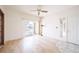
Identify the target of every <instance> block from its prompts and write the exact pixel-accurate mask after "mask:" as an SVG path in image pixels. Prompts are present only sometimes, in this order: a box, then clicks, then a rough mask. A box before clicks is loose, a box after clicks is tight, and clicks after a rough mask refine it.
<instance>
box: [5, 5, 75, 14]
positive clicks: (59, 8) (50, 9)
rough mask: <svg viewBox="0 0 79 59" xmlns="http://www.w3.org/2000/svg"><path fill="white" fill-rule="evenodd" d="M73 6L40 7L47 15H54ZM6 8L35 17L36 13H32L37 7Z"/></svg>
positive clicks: (12, 6) (13, 6)
mask: <svg viewBox="0 0 79 59" xmlns="http://www.w3.org/2000/svg"><path fill="white" fill-rule="evenodd" d="M74 6H75V5H43V6H41V9H44V10H47V11H48V13H55V12H58V11H62V10H65V9H68V8H71V7H74ZM6 7H8V8H11V9H13V10H17V11H20V12H23V13H30V14H34V15H37V12H34V11H32V10H36V9H37V8H38V6H37V5H8V6H6Z"/></svg>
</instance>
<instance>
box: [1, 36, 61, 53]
mask: <svg viewBox="0 0 79 59" xmlns="http://www.w3.org/2000/svg"><path fill="white" fill-rule="evenodd" d="M0 52H2V53H41V52H42V53H47V52H51V53H52V52H60V51H59V49H58V48H57V47H56V43H55V42H53V41H52V40H51V39H47V38H46V37H41V36H38V35H34V36H31V37H25V38H23V39H18V40H11V41H7V42H5V45H4V47H3V48H0Z"/></svg>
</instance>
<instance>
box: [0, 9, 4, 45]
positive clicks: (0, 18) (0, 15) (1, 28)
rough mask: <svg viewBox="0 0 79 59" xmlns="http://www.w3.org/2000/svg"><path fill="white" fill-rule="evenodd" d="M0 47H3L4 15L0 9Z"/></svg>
mask: <svg viewBox="0 0 79 59" xmlns="http://www.w3.org/2000/svg"><path fill="white" fill-rule="evenodd" d="M0 45H4V14H3V12H2V10H1V9H0Z"/></svg>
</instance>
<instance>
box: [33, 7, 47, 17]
mask: <svg viewBox="0 0 79 59" xmlns="http://www.w3.org/2000/svg"><path fill="white" fill-rule="evenodd" d="M32 11H36V12H37V13H38V16H40V13H41V12H42V13H47V12H48V11H47V10H42V9H40V8H37V9H36V10H32Z"/></svg>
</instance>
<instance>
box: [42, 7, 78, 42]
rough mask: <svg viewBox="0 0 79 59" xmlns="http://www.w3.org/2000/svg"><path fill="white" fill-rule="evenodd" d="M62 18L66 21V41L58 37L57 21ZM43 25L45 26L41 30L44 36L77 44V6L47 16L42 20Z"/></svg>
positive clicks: (58, 24) (58, 25)
mask: <svg viewBox="0 0 79 59" xmlns="http://www.w3.org/2000/svg"><path fill="white" fill-rule="evenodd" d="M62 17H65V18H66V20H68V39H66V40H65V39H63V38H61V37H60V23H59V19H60V18H62ZM43 24H44V25H45V26H44V29H43V35H44V36H48V37H51V38H56V39H60V40H64V41H68V42H72V43H75V44H79V36H78V35H79V6H75V7H72V8H69V9H66V10H63V11H60V12H57V13H51V14H48V15H47V16H46V17H45V18H44V19H43ZM56 26H57V27H58V28H57V29H56Z"/></svg>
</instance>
